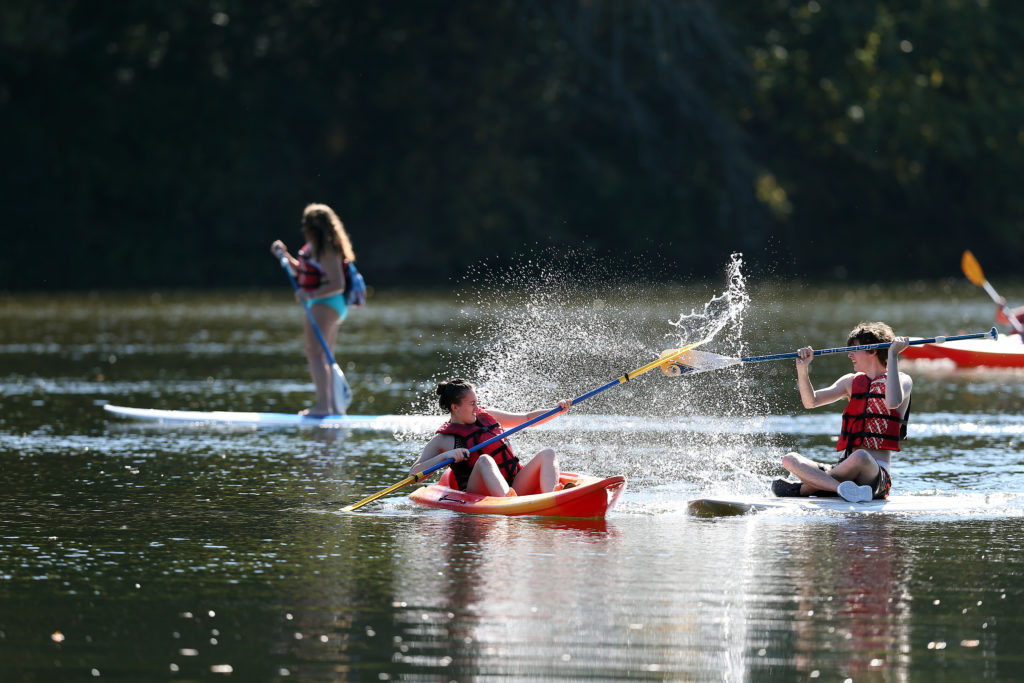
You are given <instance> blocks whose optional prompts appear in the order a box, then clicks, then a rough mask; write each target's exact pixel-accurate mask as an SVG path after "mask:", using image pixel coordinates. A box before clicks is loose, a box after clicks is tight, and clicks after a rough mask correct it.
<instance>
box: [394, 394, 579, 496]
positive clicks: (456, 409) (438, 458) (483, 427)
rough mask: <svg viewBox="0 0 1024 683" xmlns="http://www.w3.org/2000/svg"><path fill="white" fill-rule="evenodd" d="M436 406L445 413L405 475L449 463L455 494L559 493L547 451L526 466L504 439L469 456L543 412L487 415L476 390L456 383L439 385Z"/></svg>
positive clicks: (556, 472)
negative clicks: (459, 492) (478, 447)
mask: <svg viewBox="0 0 1024 683" xmlns="http://www.w3.org/2000/svg"><path fill="white" fill-rule="evenodd" d="M436 393H437V402H438V405H440V406H441V410H443V411H447V412H448V413H449V418H448V421H447V422H446V423H444V424H443V425H441V427H440V428H439V429H438V430H437V433H436V434H435V435H434V438H432V439H431V440H430V441H429V442H428V443H427V445H426V446H424V447H423V451H422V452H421V453H420V457H419V458H418V459H417V460H416V462H415V463H414V464H413V466H412V467H411V468H410V469H409V473H410V474H416V473H418V472H422V471H424V470H426V469H429V468H430V467H433V466H434V465H436V464H437V463H439V462H443V461H444V460H448V459H449V458H451V459H453V460H454V461H455V462H454V464H452V465H451V469H452V473H453V474H454V475H455V480H456V482H458V486H459V489H460V490H462V491H469V492H470V493H479V494H483V495H487V496H507V495H517V494H523V495H526V494H533V493H547V492H549V491H554V490H557V489H558V488H560V487H561V484H559V483H558V475H559V474H560V472H559V467H558V460H557V459H556V458H555V452H554V451H553V450H551V449H550V448H545V449H544V450H542V451H540V452H539V453H537V454H536V455H535V456H533V458H531V459H530V461H529V462H527V463H526V464H525V465H524V464H522V463H520V462H519V458H517V457H516V456H515V454H514V453H513V452H512V448H511V446H510V445H509V443H508V441H507V440H505V439H498V440H496V441H495V442H494V443H492V444H490V445H488V446H485V447H484V448H482V449H480V450H477V451H474V452H472V453H470V452H469V449H471V448H473V446H476V445H477V444H480V443H483V442H485V441H487V440H488V439H491V438H493V437H495V436H498V435H500V434H501V433H502V432H503V431H504V430H503V429H502V427H503V426H504V427H508V428H512V427H516V426H518V425H521V424H523V423H524V422H526V421H528V420H532V419H533V418H535V417H538V416H539V415H543V414H544V413H546V412H547V410H535V411H533V412H530V413H506V412H505V411H502V410H494V409H489V410H485V409H484V408H481V407H480V406H479V405H478V404H477V399H476V388H475V387H474V386H473V385H472V384H470V383H469V382H468V381H466V380H464V379H461V378H456V379H452V380H449V381H447V382H441V383H440V384H438V385H437V389H436ZM571 405H572V400H571V399H565V400H562V401H559V402H558V407H559V408H561V412H559V413H555V414H554V415H552V416H551V417H549V418H548V419H547V420H541V421H540V422H537V423H536V424H543V423H544V422H547V421H548V420H550V419H552V418H555V417H558V416H559V415H562V414H564V413H567V412H568V411H569V407H570V406H571Z"/></svg>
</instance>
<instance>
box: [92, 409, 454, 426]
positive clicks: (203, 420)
mask: <svg viewBox="0 0 1024 683" xmlns="http://www.w3.org/2000/svg"><path fill="white" fill-rule="evenodd" d="M103 410H105V411H107V412H108V413H110V414H111V415H116V416H118V417H124V418H129V419H132V420H146V421H149V422H159V423H187V424H220V425H248V426H257V427H280V426H292V425H301V426H308V427H346V428H350V429H381V430H386V431H391V430H393V429H396V428H400V427H409V426H412V425H410V424H409V423H410V421H412V422H418V421H420V420H421V419H422V418H419V417H417V416H414V415H329V416H327V417H307V416H305V415H298V414H296V413H246V412H232V411H221V410H214V411H200V410H155V409H152V408H128V407H125V406H114V405H110V404H107V405H105V406H103ZM431 419H432V420H433V422H437V418H436V417H434V418H431Z"/></svg>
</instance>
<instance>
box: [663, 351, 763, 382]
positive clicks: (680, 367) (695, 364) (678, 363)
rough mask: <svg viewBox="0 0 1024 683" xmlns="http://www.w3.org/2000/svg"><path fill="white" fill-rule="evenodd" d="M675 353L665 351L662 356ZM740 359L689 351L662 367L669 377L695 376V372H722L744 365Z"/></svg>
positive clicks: (706, 352)
mask: <svg viewBox="0 0 1024 683" xmlns="http://www.w3.org/2000/svg"><path fill="white" fill-rule="evenodd" d="M670 353H674V351H671V350H670V351H663V352H662V355H663V356H664V355H668V354H670ZM742 362H743V361H741V360H740V359H739V358H730V357H729V356H720V355H718V354H717V353H710V352H708V351H687V352H686V353H684V354H683V355H681V356H679V357H678V358H673V359H672V360H670V361H669V362H667V363H665V364H664V365H662V366H661V372H662V373H663V374H665V375H667V376H669V377H679V376H680V375H688V374H693V373H695V372H708V371H710V370H721V369H722V368H728V367H732V366H733V365H739V364H740V363H742Z"/></svg>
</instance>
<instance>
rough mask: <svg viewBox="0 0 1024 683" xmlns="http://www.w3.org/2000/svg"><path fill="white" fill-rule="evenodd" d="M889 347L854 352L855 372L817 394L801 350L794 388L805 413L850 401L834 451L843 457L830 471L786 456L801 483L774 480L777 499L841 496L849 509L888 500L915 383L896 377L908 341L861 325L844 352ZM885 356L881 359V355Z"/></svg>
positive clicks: (807, 353) (807, 355) (881, 327)
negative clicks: (850, 505)
mask: <svg viewBox="0 0 1024 683" xmlns="http://www.w3.org/2000/svg"><path fill="white" fill-rule="evenodd" d="M886 342H891V345H890V346H889V348H888V350H887V351H886V350H885V349H873V350H869V351H852V352H850V354H849V357H850V360H851V361H852V362H853V372H852V373H850V374H847V375H843V376H842V377H840V378H839V379H837V380H836V381H835V382H833V383H832V385H831V386H829V387H827V388H825V389H818V390H815V389H814V387H813V386H812V385H811V377H810V366H811V361H813V360H814V355H813V354H814V350H813V349H812V348H811V347H809V346H808V347H805V348H802V349H800V350H799V351H798V352H797V353H798V354H799V356H800V357H799V358H798V359H797V361H796V375H797V383H798V386H799V389H800V400H801V402H802V403H803V405H804V408H808V409H810V408H817V407H818V406H823V405H827V404H829V403H834V402H836V401H838V400H840V399H843V398H846V399H849V401H850V403H849V404H848V405H847V407H846V410H844V411H843V429H842V433H841V434H840V436H839V444H838V445H837V446H836V450H840V451H843V455H842V456H840V458H839V462H838V463H837V464H835V465H833V466H832V467H831V468H829V467H826V466H825V465H821V464H819V463H817V462H814V461H813V460H810V459H809V458H805V457H804V456H802V455H800V454H799V453H787V454H786V455H785V456H784V457H783V458H782V466H783V467H785V468H786V469H787V470H789V471H790V472H791V473H793V474H794V475H796V477H797V478H798V479H799V480H800V481H799V482H790V481H786V480H785V479H776V480H775V481H774V482H772V493H774V494H775V495H776V496H812V495H818V496H822V495H824V496H829V495H836V494H838V495H839V496H842V497H843V498H844V499H846V500H848V501H850V502H851V503H863V502H867V501H869V500H871V499H873V498H886V497H888V495H889V489H890V488H891V487H892V479H891V477H890V476H889V470H890V456H891V454H892V452H893V451H898V450H899V449H900V440H901V439H904V438H906V436H907V417H908V413H909V412H910V392H911V390H912V389H913V386H914V382H913V380H911V379H910V376H909V375H906V374H904V373H902V372H900V371H899V366H898V360H897V359H898V358H899V354H900V351H902V350H903V349H905V348H907V342H908V339H907V338H906V337H896V336H895V334H894V333H893V331H892V328H891V327H889V326H888V325H886V324H885V323H881V322H875V323H860V324H859V325H857V327H855V328H853V330H852V331H851V332H850V336H849V338H848V340H847V345H848V346H867V345H868V344H882V343H886ZM883 354H885V355H883Z"/></svg>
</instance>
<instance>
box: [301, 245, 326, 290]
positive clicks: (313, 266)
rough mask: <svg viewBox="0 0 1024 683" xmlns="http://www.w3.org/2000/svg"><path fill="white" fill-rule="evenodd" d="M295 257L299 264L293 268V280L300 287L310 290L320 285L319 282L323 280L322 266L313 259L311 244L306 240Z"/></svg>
mask: <svg viewBox="0 0 1024 683" xmlns="http://www.w3.org/2000/svg"><path fill="white" fill-rule="evenodd" d="M297 259H298V261H299V265H298V267H297V268H296V269H295V281H296V282H297V283H299V287H301V288H302V289H305V290H306V291H307V292H312V291H313V290H315V289H317V288H318V287H320V283H321V282H322V281H323V280H324V268H323V266H321V265H320V264H319V263H317V262H316V261H315V260H314V259H313V245H311V244H310V243H309V242H306V244H305V246H303V247H302V249H299V255H298V257H297Z"/></svg>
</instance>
